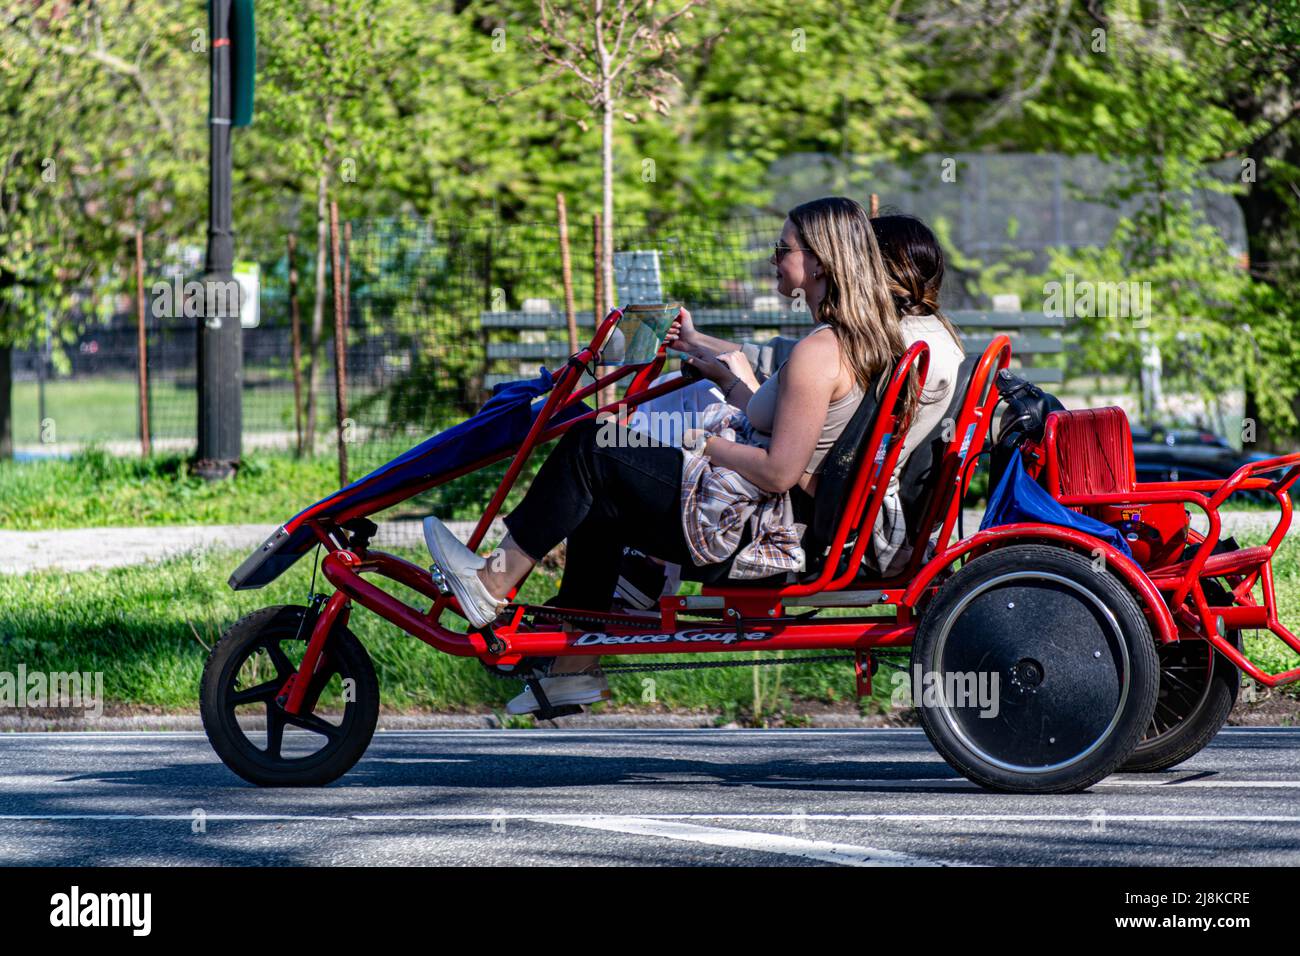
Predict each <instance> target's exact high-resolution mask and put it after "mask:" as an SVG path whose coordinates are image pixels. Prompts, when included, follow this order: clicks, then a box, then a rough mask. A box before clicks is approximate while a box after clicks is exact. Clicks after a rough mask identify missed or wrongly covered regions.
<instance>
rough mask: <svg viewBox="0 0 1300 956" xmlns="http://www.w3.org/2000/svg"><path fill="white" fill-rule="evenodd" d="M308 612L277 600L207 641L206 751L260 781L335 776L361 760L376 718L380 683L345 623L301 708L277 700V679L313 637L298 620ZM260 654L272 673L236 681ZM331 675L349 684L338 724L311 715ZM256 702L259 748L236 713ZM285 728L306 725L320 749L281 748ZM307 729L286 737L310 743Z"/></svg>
mask: <svg viewBox="0 0 1300 956" xmlns="http://www.w3.org/2000/svg"><path fill="white" fill-rule="evenodd" d="M306 613H307V609H306V608H304V607H298V606H293V605H283V606H279V607H268V608H263V609H262V610H260V611H255V612H253V613H252V614H249V615H248V616H247V617H244V618H241V619H240V620H239V621H237V622H236V623H235V624H233V625H232V626H231V627H230V629H229V630H228V631H226V633H225V634H224V635H222V637H221V640H220V641H218V642H217V644H216V646H215V647H213V649H212V653H211V654H210V655H209V656H208V662H207V666H205V667H204V669H203V683H202V686H201V689H200V692H199V712H200V714H201V715H202V717H203V729H204V730H205V731H207V735H208V740H209V741H210V742H211V743H212V749H213V750H215V751H216V752H217V756H219V757H220V758H221V760H222V762H223V763H224V764H225V765H226V766H227V767H229V768H230V769H231V770H233V771H234V772H235V773H237V774H239V776H241V777H243V778H244V779H245V780H247V781H249V782H250V783H254V784H257V785H258V786H260V787H319V786H324V785H325V784H327V783H329V782H330V781H332V780H336V779H338V778H339V777H341V776H342V775H343V774H345V773H347V772H348V771H349V770H350V769H352V767H353V766H354V765H355V764H356V762H357V761H358V760H360V759H361V756H362V754H364V753H365V751H366V747H367V746H368V745H369V744H370V738H371V737H372V736H374V732H375V724H376V723H377V722H378V720H379V681H378V679H377V678H376V677H375V668H374V665H373V664H371V662H370V655H369V654H367V653H366V649H365V648H364V647H363V646H362V645H361V642H360V641H358V640H357V638H356V636H355V635H353V634H352V632H351V631H349V630H348V629H347V628H345V627H335V629H334V631H333V632H332V633H331V634H330V637H329V641H328V642H327V643H326V646H325V652H324V655H323V657H322V660H321V663H320V665H319V666H318V667H317V670H316V675H315V677H314V679H313V680H312V685H311V687H309V688H308V693H307V697H306V703H307V711H306V713H304V714H300V715H297V716H293V715H290V714H288V713H286V712H285V710H284V708H283V707H282V706H281V705H280V703H279V702H277V700H276V695H277V685H282V684H283V682H284V680H285V679H286V678H287V677H288V675H289V674H290V673H292V672H293V670H295V669H296V668H297V666H298V663H299V662H300V661H301V660H302V654H303V652H304V651H305V650H306V647H307V641H308V639H309V638H310V637H311V634H310V631H309V629H308V628H307V627H305V626H303V622H304V616H305V615H306ZM282 645H287V648H286V647H285V646H282ZM259 652H262V653H264V654H265V662H266V665H267V666H269V667H271V668H273V670H274V676H273V677H270V678H269V679H268V680H265V681H260V680H259V681H258V683H256V684H255V685H253V686H251V687H240V686H239V685H240V683H241V682H243V681H247V680H248V679H250V676H251V677H252V678H253V679H256V678H257V677H258V676H259V675H258V674H257V672H258V670H260V668H261V666H262V664H263V658H261V657H260V655H259ZM255 657H256V658H257V659H255ZM250 671H251V672H252V673H251V675H250ZM336 678H337V681H338V682H339V683H341V682H342V681H344V680H348V679H351V680H352V681H354V682H355V683H354V685H353V689H354V693H353V694H352V695H351V696H352V697H353V698H354V699H352V700H347V699H346V698H345V699H344V701H343V712H342V715H341V717H340V718H339V719H338V720H337V722H335V721H332V720H329V719H327V717H325V716H321V715H318V714H316V713H315V710H316V705H317V703H318V701H319V700H320V697H321V695H322V693H323V692H325V691H326V690H327V689H331V688H333V687H334V685H335V679H336ZM241 694H242V697H240V696H237V695H241ZM240 708H242V710H241V711H240V712H239V713H237V712H236V711H237V709H240ZM260 708H264V709H265V717H266V727H265V729H264V730H263V731H262V732H261V733H260V734H257V732H256V731H253V733H254V735H255V736H261V737H262V739H263V742H264V745H263V746H261V747H259V746H258V745H257V743H256V742H255V741H254V739H253V738H252V737H250V736H249V732H250V729H249V728H246V727H244V726H241V723H240V718H241V717H244V718H251V717H254V716H256V710H257V709H260ZM286 727H293V728H295V729H301V730H308V731H311V732H312V735H314V737H317V738H321V739H323V740H324V745H323V746H321V747H320V748H319V749H318V750H311V748H310V747H308V748H307V749H308V752H306V753H304V754H302V755H297V756H295V755H290V754H286V752H285V749H286V746H287V745H288V744H289V743H290V742H291V741H290V740H288V739H287V738H286V735H285V729H286ZM312 735H298V734H291V735H290V737H292V738H293V739H292V743H293V744H295V745H296V744H298V743H299V737H305V738H306V740H307V741H311V740H313V736H312ZM295 749H301V748H296V747H295Z"/></svg>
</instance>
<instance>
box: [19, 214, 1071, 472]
mask: <svg viewBox="0 0 1300 956" xmlns="http://www.w3.org/2000/svg"><path fill="white" fill-rule="evenodd" d="M781 222H782V220H781V218H780V217H776V216H749V217H745V218H740V219H734V220H731V221H728V222H718V223H703V222H691V221H682V220H678V219H668V220H664V221H658V222H655V221H651V222H637V223H623V224H620V225H619V227H618V228H617V229H616V231H615V248H616V249H617V250H619V255H618V257H617V258H618V260H619V264H620V272H619V274H618V275H617V276H616V279H617V284H618V286H619V290H618V294H619V295H622V294H625V293H628V292H629V291H630V290H631V288H632V286H633V285H634V284H635V283H636V282H642V281H643V278H644V277H640V278H634V277H633V276H632V274H631V273H629V272H628V271H627V269H626V268H622V267H623V266H624V265H626V263H627V262H629V261H635V262H636V263H639V264H640V265H641V266H646V264H647V263H648V264H649V266H650V267H651V268H652V271H653V292H649V293H648V292H646V291H645V289H640V290H639V292H638V293H637V294H638V295H641V296H642V297H644V296H645V295H652V296H661V297H662V298H663V299H664V300H665V301H675V302H682V303H684V304H686V305H688V306H689V307H690V308H691V309H692V312H693V314H694V315H695V316H696V317H697V319H698V321H699V323H700V325H701V326H702V327H707V328H710V329H711V330H714V331H716V332H719V333H725V334H728V335H729V336H732V337H735V338H749V339H758V340H761V339H762V338H764V337H766V336H769V335H774V334H778V333H784V334H791V333H795V332H797V331H798V329H799V327H800V326H801V325H803V324H804V323H805V322H806V317H805V316H802V315H796V314H793V313H790V312H788V311H784V307H783V305H782V301H781V300H780V299H778V297H776V296H775V294H774V291H773V289H774V269H773V267H772V266H771V265H770V264H769V263H768V261H767V259H768V256H769V254H770V250H771V243H772V241H773V238H774V237H775V236H776V235H778V233H779V231H780V227H781ZM570 235H571V244H572V248H571V259H572V263H573V268H572V273H571V280H572V292H573V297H574V301H575V304H576V316H575V318H576V322H577V325H578V330H579V334H578V338H579V340H580V341H582V342H585V341H587V340H588V339H589V338H590V335H591V334H592V332H593V331H594V327H595V316H594V314H593V309H592V304H593V297H594V293H595V289H594V285H595V283H594V272H595V268H594V265H595V257H594V235H593V230H592V227H591V224H590V222H589V221H588V222H585V223H574V224H573V225H572V226H571V228H570ZM150 247H153V248H155V249H162V250H164V251H162V252H155V254H154V255H153V256H152V257H151V258H149V259H148V261H146V262H145V265H144V277H145V278H144V287H145V299H146V315H145V341H146V364H147V370H148V389H147V395H146V402H145V408H146V410H147V421H148V433H149V438H150V441H151V446H152V449H153V450H154V451H155V452H169V453H176V452H179V453H185V452H188V451H190V450H192V448H193V445H194V434H195V422H196V393H195V390H196V380H195V368H196V363H195V350H196V339H197V335H196V323H197V322H198V321H199V319H197V318H194V317H192V316H191V317H188V318H187V317H186V316H185V315H184V309H183V303H179V302H178V296H177V294H176V293H177V291H178V290H180V291H182V292H183V290H184V289H185V282H186V281H189V280H193V281H197V280H198V279H199V277H200V272H199V268H198V250H197V249H195V248H193V247H183V246H179V245H177V244H176V243H167V244H164V243H161V242H152V243H151V242H146V248H147V249H148V248H150ZM345 252H346V256H347V260H348V262H349V268H348V273H347V275H348V286H347V291H348V332H347V348H346V359H345V360H346V371H347V375H346V380H347V420H346V421H345V422H344V427H343V429H342V434H343V437H344V439H345V440H346V441H347V443H348V458H349V471H350V474H351V475H352V476H353V477H356V476H358V475H360V474H363V473H364V472H365V471H368V470H370V469H371V468H373V467H374V466H376V465H379V464H381V463H383V462H384V461H387V460H388V459H389V458H391V457H392V456H393V455H395V454H397V453H399V452H400V451H402V450H404V449H405V448H407V447H410V446H411V445H412V444H413V443H415V442H417V441H419V440H420V439H422V438H423V437H425V436H427V435H429V434H431V433H433V432H435V431H438V430H440V429H441V428H444V427H446V426H448V425H450V424H452V423H454V422H456V421H458V420H460V419H462V418H464V417H465V416H466V415H468V414H470V413H472V412H473V411H474V409H475V408H477V407H478V405H479V404H481V402H482V401H483V399H484V398H485V397H486V396H487V394H488V392H489V391H490V389H491V387H492V386H493V385H494V384H496V383H497V382H499V381H502V380H507V379H513V378H518V377H521V376H525V375H527V376H532V375H535V374H536V372H537V367H538V365H546V366H547V367H549V368H554V367H555V364H556V362H557V361H561V360H563V358H564V357H565V356H567V355H568V354H569V342H568V335H567V331H566V329H567V321H566V316H565V313H564V308H563V303H564V301H565V295H564V281H563V276H562V271H561V268H560V262H561V257H560V250H559V244H558V238H557V230H556V227H555V224H554V223H535V224H534V223H528V224H511V225H502V224H494V225H464V224H454V223H440V222H432V221H429V220H423V219H400V220H375V221H365V222H357V223H354V224H352V229H351V241H350V242H349V243H348V244H347V246H346V250H345ZM250 258H251V259H252V260H253V261H255V262H256V263H257V265H258V267H259V269H260V276H261V285H260V293H259V311H260V321H259V323H258V325H257V326H256V327H255V328H246V329H244V331H243V333H242V340H243V353H244V380H243V435H244V451H245V453H246V454H247V453H258V454H279V453H285V454H292V453H296V452H298V450H299V449H300V448H301V450H302V452H303V453H305V454H313V453H314V454H332V452H333V449H334V447H335V443H336V440H337V436H338V434H339V432H338V427H337V420H336V409H335V392H334V388H335V384H334V382H335V379H334V376H335V369H334V348H333V327H334V322H333V299H332V289H331V286H330V284H329V281H328V279H329V277H328V275H327V276H326V279H327V282H326V284H325V289H324V291H325V297H324V303H323V304H324V309H323V313H322V316H321V322H320V336H319V340H318V344H317V348H316V350H315V354H316V356H317V360H316V362H315V374H314V375H313V374H312V372H311V366H312V362H311V360H310V356H311V354H312V349H311V346H310V343H311V340H312V334H311V328H312V324H313V323H312V315H313V306H314V303H315V270H314V264H315V254H314V248H312V246H311V245H310V244H307V243H304V242H303V241H299V243H298V248H297V252H296V255H295V265H296V268H297V273H298V282H297V286H296V301H297V312H298V320H299V321H298V325H299V330H298V338H299V341H300V362H299V378H300V381H299V383H297V385H296V384H295V376H294V362H293V355H294V331H293V323H292V310H291V308H290V303H291V298H290V291H291V290H290V269H289V261H288V255H287V242H285V243H278V244H277V247H272V248H266V249H262V250H258V251H256V252H255V253H254V254H252V255H251V256H250ZM123 271H124V272H125V273H126V274H127V275H129V276H130V277H131V279H130V281H129V282H123V283H122V284H121V287H119V288H116V289H110V290H107V291H106V292H105V293H104V294H103V295H102V296H101V297H100V299H99V308H100V309H101V310H102V314H96V313H94V311H93V310H92V309H90V308H89V307H88V308H87V314H85V315H82V316H79V317H77V321H76V322H75V323H74V324H75V325H78V326H80V331H79V333H78V334H77V335H75V336H73V337H69V338H68V339H67V340H66V341H60V340H58V339H57V338H55V337H54V336H53V335H52V336H51V337H50V338H49V339H48V340H46V341H43V342H38V343H36V347H35V348H31V349H28V350H26V351H18V352H16V355H15V368H14V371H15V379H16V381H15V403H14V404H15V409H14V426H15V445H16V447H17V449H18V451H19V453H20V454H21V453H26V454H29V455H30V454H50V453H69V452H72V451H75V450H77V449H78V448H81V447H84V446H86V445H88V444H91V443H95V444H100V445H103V446H104V447H106V448H107V449H108V450H109V451H111V452H114V453H119V454H138V453H139V451H140V449H141V435H140V427H141V419H142V416H141V415H140V412H139V404H140V402H139V390H138V378H137V372H138V359H139V355H138V349H137V334H138V330H137V325H136V322H137V319H136V315H135V296H134V266H133V265H131V266H129V267H128V268H124V270H123ZM180 298H183V296H181V297H180ZM615 301H622V300H619V299H617V296H616V299H615ZM955 318H956V319H957V320H958V324H959V325H961V324H963V323H965V324H966V325H967V326H968V327H967V328H965V330H964V331H966V332H967V334H968V347H969V348H973V349H977V348H980V347H982V343H983V342H985V341H987V340H988V338H989V337H990V336H991V335H992V333H993V332H994V331H996V330H999V329H1007V330H1010V331H1013V332H1015V333H1017V334H1019V336H1020V338H1019V344H1020V346H1021V348H1020V351H1021V352H1025V353H1030V352H1036V353H1038V357H1037V359H1036V360H1035V364H1037V365H1039V366H1040V368H1039V369H1038V371H1037V372H1036V373H1035V377H1037V378H1039V380H1043V381H1059V379H1060V375H1061V368H1062V366H1061V364H1060V362H1059V359H1060V357H1061V356H1060V353H1061V346H1060V337H1059V331H1060V330H1059V326H1060V322H1059V321H1055V322H1053V321H1049V320H1045V319H1044V318H1043V317H1042V316H1034V315H1015V314H1012V315H1005V314H1004V315H998V314H988V313H963V314H959V315H957V316H955ZM313 400H314V416H313V415H311V414H309V411H310V409H309V406H311V405H312V404H313ZM309 418H314V420H313V421H312V422H311V423H310V426H311V427H310V428H309V427H308V419H309ZM300 436H301V437H300Z"/></svg>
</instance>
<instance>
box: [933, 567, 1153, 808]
mask: <svg viewBox="0 0 1300 956" xmlns="http://www.w3.org/2000/svg"><path fill="white" fill-rule="evenodd" d="M918 679H919V680H920V681H921V682H922V686H920V687H918V686H916V682H917V680H918ZM912 680H913V688H912V697H913V701H914V703H915V705H916V708H917V711H918V713H919V715H920V718H921V725H922V726H923V727H924V728H925V731H926V734H927V735H928V736H929V738H930V740H931V742H932V743H933V744H934V746H935V749H936V750H938V751H939V753H940V754H941V755H942V756H943V758H944V759H945V760H946V761H947V762H948V763H949V764H950V765H951V766H952V767H953V768H954V769H956V770H957V771H958V772H959V773H961V774H963V775H964V776H966V777H968V778H969V779H971V780H972V781H974V782H976V783H978V784H980V785H981V786H984V787H988V788H989V789H992V790H1000V791H1006V792H1013V793H1068V792H1073V791H1078V790H1083V789H1086V788H1087V787H1089V786H1091V785H1092V784H1094V783H1096V782H1097V781H1098V780H1100V779H1102V778H1103V777H1105V776H1107V775H1109V774H1110V773H1112V772H1113V771H1114V770H1115V769H1117V768H1118V767H1119V765H1120V764H1121V763H1122V762H1123V761H1124V760H1125V759H1126V758H1127V757H1128V756H1129V754H1130V753H1131V752H1132V750H1133V748H1134V747H1135V746H1136V745H1137V742H1138V740H1140V739H1141V737H1142V733H1143V731H1144V730H1145V728H1146V726H1147V725H1148V724H1149V723H1150V720H1151V713H1152V710H1153V708H1154V706H1155V697H1156V689H1157V686H1158V684H1159V667H1158V662H1157V659H1156V650H1155V645H1154V642H1153V641H1152V637H1151V629H1150V627H1149V625H1148V624H1147V621H1146V618H1145V616H1144V615H1143V613H1142V610H1141V608H1140V607H1139V606H1138V603H1137V601H1136V600H1135V599H1134V597H1133V595H1132V594H1131V593H1130V592H1129V590H1128V589H1127V588H1126V587H1125V586H1124V585H1123V584H1122V583H1121V582H1120V581H1119V580H1118V579H1117V578H1116V577H1115V576H1114V575H1113V574H1111V573H1110V572H1109V571H1107V570H1105V569H1104V568H1096V567H1094V564H1093V562H1092V561H1090V560H1089V559H1088V558H1087V557H1084V556H1083V555H1080V554H1077V553H1075V552H1072V551H1067V550H1065V549H1063V548H1059V547H1053V546H1050V545H1039V544H1023V545H1010V546H1007V547H1004V548H999V549H997V550H995V551H992V552H990V553H988V554H985V555H981V556H980V557H978V558H975V559H974V560H973V561H970V562H969V563H967V564H966V565H965V566H964V567H963V568H962V569H961V570H960V571H958V572H957V573H956V574H955V575H953V576H952V578H951V579H949V580H948V581H947V582H945V584H944V585H943V587H942V588H940V590H939V592H938V594H937V595H935V598H934V600H933V602H932V603H931V605H930V607H928V608H927V609H926V611H925V614H924V616H923V617H922V619H921V622H920V625H919V627H918V629H917V636H916V642H915V644H914V645H913V648H912Z"/></svg>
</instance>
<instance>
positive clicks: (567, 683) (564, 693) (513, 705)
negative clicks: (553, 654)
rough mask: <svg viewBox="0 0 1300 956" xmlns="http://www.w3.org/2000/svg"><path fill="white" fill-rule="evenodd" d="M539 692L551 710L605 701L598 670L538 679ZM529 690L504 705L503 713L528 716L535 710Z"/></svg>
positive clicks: (604, 687) (606, 694)
mask: <svg viewBox="0 0 1300 956" xmlns="http://www.w3.org/2000/svg"><path fill="white" fill-rule="evenodd" d="M541 684H542V693H543V694H545V695H546V699H547V700H549V701H550V702H551V706H552V707H560V706H562V705H564V704H595V703H597V702H599V701H602V700H609V696H610V694H609V681H607V680H605V675H604V673H603V672H601V671H599V670H594V671H586V672H584V673H582V674H557V675H556V676H555V677H543V678H542V679H541ZM540 707H541V705H540V704H539V703H537V698H536V697H534V696H533V689H532V688H531V687H529V688H527V689H526V690H525V691H524V692H523V693H522V694H520V695H519V696H518V697H516V698H514V699H513V700H511V701H510V703H508V704H506V713H507V714H531V713H533V711H535V710H537V709H539V708H540Z"/></svg>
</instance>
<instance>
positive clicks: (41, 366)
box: [36, 315, 50, 444]
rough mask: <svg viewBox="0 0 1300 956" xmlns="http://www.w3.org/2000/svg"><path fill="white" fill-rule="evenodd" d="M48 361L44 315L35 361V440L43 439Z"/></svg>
mask: <svg viewBox="0 0 1300 956" xmlns="http://www.w3.org/2000/svg"><path fill="white" fill-rule="evenodd" d="M49 361H50V317H49V315H46V316H45V347H44V348H42V349H41V358H40V361H39V362H37V363H36V436H37V441H39V442H41V443H42V444H47V442H46V441H45V378H46V375H47V374H48V371H47V365H48V363H49Z"/></svg>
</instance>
